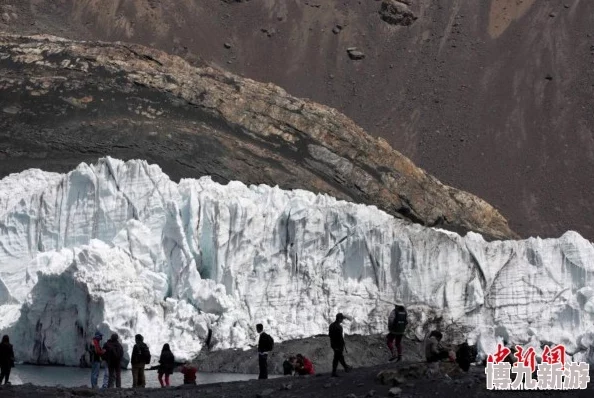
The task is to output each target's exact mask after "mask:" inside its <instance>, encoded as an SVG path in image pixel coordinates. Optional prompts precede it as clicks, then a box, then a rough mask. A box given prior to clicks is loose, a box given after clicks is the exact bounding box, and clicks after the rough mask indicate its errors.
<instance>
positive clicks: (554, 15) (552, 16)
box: [549, 12, 557, 18]
mask: <svg viewBox="0 0 594 398" xmlns="http://www.w3.org/2000/svg"><path fill="white" fill-rule="evenodd" d="M556 16H557V14H555V13H554V12H552V13H550V14H549V17H551V18H555V17H556Z"/></svg>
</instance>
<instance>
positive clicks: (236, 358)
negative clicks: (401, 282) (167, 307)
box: [197, 335, 423, 375]
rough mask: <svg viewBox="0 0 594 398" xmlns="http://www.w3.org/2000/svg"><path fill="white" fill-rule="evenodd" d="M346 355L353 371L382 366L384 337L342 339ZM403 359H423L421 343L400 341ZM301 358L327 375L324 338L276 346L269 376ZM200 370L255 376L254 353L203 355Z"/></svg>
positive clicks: (386, 353) (328, 360)
mask: <svg viewBox="0 0 594 398" xmlns="http://www.w3.org/2000/svg"><path fill="white" fill-rule="evenodd" d="M346 344H347V350H348V352H347V353H346V354H345V359H346V361H347V363H348V364H350V365H352V366H355V367H363V366H374V365H380V364H385V363H386V362H387V360H388V358H389V357H390V353H389V351H388V348H387V346H386V341H385V336H379V335H378V336H358V335H353V336H346ZM402 346H403V358H404V360H407V361H409V362H418V361H421V360H422V358H423V352H422V350H421V343H419V342H416V341H412V340H409V339H404V340H403V341H402ZM296 354H303V355H305V356H306V357H307V358H310V359H311V360H312V361H313V364H314V366H315V369H316V371H317V372H320V373H326V372H330V371H331V364H332V356H333V352H332V350H331V349H330V343H329V339H328V336H326V335H320V336H315V337H310V338H307V339H299V340H291V341H287V342H283V343H276V344H275V349H274V351H273V352H272V353H271V354H270V356H269V358H268V369H269V373H270V374H278V375H282V374H283V370H282V369H283V368H282V364H283V361H284V360H285V359H286V358H288V357H289V356H291V355H296ZM197 362H198V364H199V367H200V370H201V371H205V372H221V373H252V374H256V373H258V356H257V353H256V349H255V348H253V349H251V350H247V351H243V350H222V351H212V352H207V351H203V352H201V353H200V355H199V356H198V358H197Z"/></svg>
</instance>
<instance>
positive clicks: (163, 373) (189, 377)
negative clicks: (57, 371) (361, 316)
mask: <svg viewBox="0 0 594 398" xmlns="http://www.w3.org/2000/svg"><path fill="white" fill-rule="evenodd" d="M344 319H345V316H344V315H343V314H342V313H338V314H337V315H336V319H335V321H334V322H332V323H331V324H330V327H329V329H328V336H329V337H330V347H331V348H332V350H333V352H334V356H333V359H332V376H333V377H338V373H337V369H338V365H339V364H340V365H342V367H343V368H344V370H345V372H347V373H348V372H349V371H350V370H351V368H352V367H351V366H349V365H347V363H346V361H345V359H344V352H345V351H346V344H345V340H344V333H343V328H342V322H343V321H344ZM407 324H408V320H407V312H406V308H405V307H404V306H403V305H402V304H401V303H397V304H396V305H395V306H394V309H393V310H392V311H391V312H390V315H389V316H388V331H389V333H388V335H387V337H386V344H387V346H388V349H389V351H390V354H391V357H390V358H389V360H390V361H393V360H397V361H401V360H402V337H403V336H404V332H405V331H406V326H407ZM256 331H257V332H258V334H259V339H258V348H257V350H258V365H259V371H260V373H259V375H258V378H259V379H267V378H268V355H269V353H270V352H271V351H272V350H273V348H274V339H273V338H272V337H271V336H270V335H269V334H267V333H266V332H264V327H263V325H262V324H257V325H256ZM442 338H443V335H442V333H441V332H439V331H437V330H436V331H432V332H431V333H430V334H429V337H428V338H427V341H426V344H425V357H426V360H427V362H428V363H435V362H439V361H442V360H445V359H450V360H452V361H453V360H455V361H456V362H458V364H459V366H460V368H461V369H462V370H464V371H468V369H469V367H470V364H471V362H472V360H473V358H472V356H471V354H470V347H469V346H468V344H467V343H463V344H461V345H460V346H459V347H458V351H457V352H453V351H452V350H450V349H448V348H446V347H444V346H443V345H442V344H441V340H442ZM102 339H103V334H102V333H101V332H99V331H97V332H96V333H95V335H94V337H93V339H92V341H91V344H90V345H89V347H88V350H87V351H88V352H89V354H90V360H91V387H93V388H96V387H98V381H99V373H100V369H101V367H103V368H104V369H105V370H104V375H103V385H102V387H103V388H112V387H114V386H115V387H117V388H121V386H122V380H121V363H122V359H123V357H124V349H123V347H122V344H121V343H120V341H119V336H118V335H117V333H113V334H112V335H111V337H110V338H109V340H107V341H106V342H105V344H103V345H101V342H102ZM150 362H151V352H150V349H149V347H148V346H147V345H146V343H144V338H143V336H142V335H140V334H137V335H136V336H135V344H134V347H133V348H132V357H131V358H130V363H131V365H132V387H133V388H137V387H145V386H146V379H145V367H146V365H148V364H150ZM12 367H14V351H13V348H12V345H11V344H10V341H9V337H8V336H6V335H5V336H4V337H2V342H1V343H0V384H2V382H4V384H10V383H9V381H8V379H9V377H10V371H11V368H12ZM175 369H176V362H175V356H174V355H173V352H172V351H171V348H170V346H169V344H164V345H163V348H162V349H161V355H160V357H159V366H158V367H157V370H158V372H157V374H158V380H159V383H160V385H161V387H168V386H170V380H169V377H170V376H171V375H172V374H173V372H174V371H175ZM283 369H284V374H285V375H293V374H295V375H313V374H315V369H314V365H313V362H312V361H311V359H309V358H307V357H305V356H304V355H303V354H297V355H296V356H291V357H289V358H288V359H287V360H285V362H284V363H283ZM179 371H180V372H181V373H182V374H183V375H184V384H196V373H197V372H198V368H197V366H196V365H194V364H192V363H189V362H187V363H185V364H184V365H182V366H181V367H179Z"/></svg>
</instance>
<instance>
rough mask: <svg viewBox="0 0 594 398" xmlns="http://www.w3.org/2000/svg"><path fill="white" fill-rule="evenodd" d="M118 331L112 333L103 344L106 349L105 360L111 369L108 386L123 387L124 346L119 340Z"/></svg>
mask: <svg viewBox="0 0 594 398" xmlns="http://www.w3.org/2000/svg"><path fill="white" fill-rule="evenodd" d="M118 339H119V336H118V335H117V333H114V334H112V335H111V338H110V339H109V340H107V342H106V343H105V344H104V345H103V350H105V362H107V367H108V369H109V381H108V383H107V387H109V388H113V386H114V384H115V386H116V387H117V388H122V358H123V357H124V348H123V347H122V345H121V344H120V342H119V341H118Z"/></svg>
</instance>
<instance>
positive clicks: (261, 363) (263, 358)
mask: <svg viewBox="0 0 594 398" xmlns="http://www.w3.org/2000/svg"><path fill="white" fill-rule="evenodd" d="M256 331H257V332H258V334H259V335H260V338H259V339H258V367H259V368H260V375H259V376H258V379H267V378H268V353H269V352H270V351H272V349H273V348H274V339H273V338H272V337H270V335H269V334H268V333H266V332H264V326H262V324H261V323H259V324H257V325H256Z"/></svg>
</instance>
